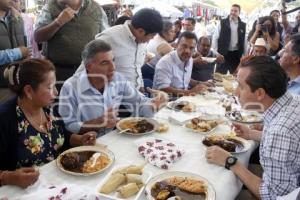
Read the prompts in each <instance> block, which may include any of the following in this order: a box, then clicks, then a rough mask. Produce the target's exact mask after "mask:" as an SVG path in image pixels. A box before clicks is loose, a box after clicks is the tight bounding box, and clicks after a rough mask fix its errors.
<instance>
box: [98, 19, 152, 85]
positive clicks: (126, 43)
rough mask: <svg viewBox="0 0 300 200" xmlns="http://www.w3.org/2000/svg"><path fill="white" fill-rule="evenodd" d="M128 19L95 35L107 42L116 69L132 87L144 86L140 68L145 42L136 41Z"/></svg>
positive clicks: (144, 51)
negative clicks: (110, 48)
mask: <svg viewBox="0 0 300 200" xmlns="http://www.w3.org/2000/svg"><path fill="white" fill-rule="evenodd" d="M129 24H130V21H129V20H127V21H126V22H125V24H123V25H118V26H113V27H111V28H109V29H106V30H105V31H103V32H102V33H100V34H98V35H97V36H96V39H101V40H103V41H106V42H108V43H109V44H110V45H111V47H112V51H113V55H114V58H115V61H114V63H115V66H116V71H117V72H119V73H120V74H122V75H123V76H124V77H125V78H126V79H127V80H128V81H130V82H131V83H132V84H133V85H134V87H136V88H138V89H139V88H140V87H144V84H143V77H142V71H141V68H142V66H143V64H144V61H145V56H146V52H147V44H146V43H137V42H136V38H135V36H134V35H133V34H132V32H131V30H130V28H129Z"/></svg>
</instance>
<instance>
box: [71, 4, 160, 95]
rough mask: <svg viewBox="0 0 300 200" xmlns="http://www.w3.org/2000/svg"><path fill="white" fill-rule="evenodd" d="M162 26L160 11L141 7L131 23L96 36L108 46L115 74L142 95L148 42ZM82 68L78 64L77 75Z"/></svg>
mask: <svg viewBox="0 0 300 200" xmlns="http://www.w3.org/2000/svg"><path fill="white" fill-rule="evenodd" d="M162 27H163V22H162V17H161V15H160V14H159V12H157V11H156V10H153V9H150V8H144V9H141V10H139V11H138V12H136V13H135V14H134V15H133V17H132V19H131V21H130V20H127V21H126V22H125V24H122V25H117V26H113V27H111V28H109V29H106V30H105V31H103V32H102V33H100V34H98V35H97V36H96V39H100V40H103V41H106V42H108V43H109V44H110V45H111V47H112V51H113V54H114V63H115V68H116V71H117V72H118V73H120V74H122V75H123V76H124V77H125V78H126V79H127V80H128V81H129V82H130V83H132V84H133V86H134V87H136V88H137V89H140V91H142V92H143V91H144V83H143V77H142V71H141V68H142V66H143V65H144V62H145V58H146V52H147V42H149V40H151V39H152V38H153V37H154V36H155V35H156V34H157V33H159V32H161V30H162ZM83 68H84V66H82V65H81V66H80V67H79V68H78V70H77V72H78V71H81V70H82V69H83Z"/></svg>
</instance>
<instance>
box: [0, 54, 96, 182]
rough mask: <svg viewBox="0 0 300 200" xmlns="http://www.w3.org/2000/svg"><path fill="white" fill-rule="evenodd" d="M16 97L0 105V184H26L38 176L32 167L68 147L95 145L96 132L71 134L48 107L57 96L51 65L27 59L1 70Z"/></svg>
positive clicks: (54, 156) (43, 162)
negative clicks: (3, 70)
mask: <svg viewBox="0 0 300 200" xmlns="http://www.w3.org/2000/svg"><path fill="white" fill-rule="evenodd" d="M4 76H5V77H6V78H7V80H8V83H9V86H10V87H11V89H12V90H13V91H14V92H15V93H16V97H14V98H13V99H10V100H8V101H7V102H5V103H4V104H2V105H0V186H1V185H17V186H20V187H23V188H25V187H27V186H29V185H31V184H33V183H34V182H35V181H36V180H37V179H38V177H39V172H38V171H36V170H35V168H34V166H41V165H43V164H45V163H48V162H50V161H52V160H54V159H55V158H56V157H57V156H58V155H59V153H60V152H61V151H62V150H64V149H66V148H68V147H70V146H79V145H94V144H95V140H96V133H94V132H88V133H85V134H83V135H78V134H72V133H69V132H67V131H66V130H65V128H64V124H63V122H62V121H61V120H59V119H58V118H57V117H55V116H54V115H53V113H51V112H50V109H49V106H50V105H52V104H53V102H54V99H55V98H56V96H57V90H56V88H55V82H56V78H55V68H54V65H53V64H52V63H51V62H49V61H47V60H42V59H28V60H24V61H21V62H19V63H13V64H11V65H10V66H8V67H7V68H6V70H5V72H4Z"/></svg>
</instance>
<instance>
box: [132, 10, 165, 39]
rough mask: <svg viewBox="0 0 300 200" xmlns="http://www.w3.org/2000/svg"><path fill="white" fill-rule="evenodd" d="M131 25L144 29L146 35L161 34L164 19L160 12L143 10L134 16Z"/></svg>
mask: <svg viewBox="0 0 300 200" xmlns="http://www.w3.org/2000/svg"><path fill="white" fill-rule="evenodd" d="M131 25H132V26H133V27H134V28H141V29H143V30H144V31H145V34H146V35H147V34H153V33H159V32H160V31H161V30H162V27H163V19H162V16H161V15H160V14H159V12H158V11H156V10H153V9H150V8H143V9H141V10H139V11H138V12H136V13H135V14H134V15H133V16H132V20H131Z"/></svg>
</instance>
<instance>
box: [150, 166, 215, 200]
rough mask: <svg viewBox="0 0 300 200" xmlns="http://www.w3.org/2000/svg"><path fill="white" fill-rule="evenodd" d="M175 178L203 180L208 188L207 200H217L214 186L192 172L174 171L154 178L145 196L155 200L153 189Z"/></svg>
mask: <svg viewBox="0 0 300 200" xmlns="http://www.w3.org/2000/svg"><path fill="white" fill-rule="evenodd" d="M174 176H177V177H186V178H191V179H195V180H201V181H204V182H205V184H206V186H207V194H206V199H205V200H215V199H216V192H215V189H214V187H213V186H212V184H211V183H210V182H209V181H208V180H207V179H205V178H203V177H202V176H200V175H198V174H194V173H190V172H179V171H172V172H166V173H163V174H160V175H157V176H155V177H153V178H152V179H151V180H150V181H149V182H148V184H147V185H146V187H145V194H146V197H147V199H148V200H155V199H154V197H152V196H151V188H152V187H153V185H154V184H155V183H156V182H159V181H163V180H165V179H168V178H172V177H174Z"/></svg>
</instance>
